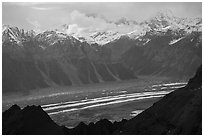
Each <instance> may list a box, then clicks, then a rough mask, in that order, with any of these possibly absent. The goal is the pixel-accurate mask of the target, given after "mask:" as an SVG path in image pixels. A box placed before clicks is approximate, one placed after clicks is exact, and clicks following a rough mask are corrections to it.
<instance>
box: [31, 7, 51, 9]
mask: <svg viewBox="0 0 204 137" xmlns="http://www.w3.org/2000/svg"><path fill="white" fill-rule="evenodd" d="M31 8H32V9H34V10H52V9H54V8H47V7H31Z"/></svg>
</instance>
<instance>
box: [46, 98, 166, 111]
mask: <svg viewBox="0 0 204 137" xmlns="http://www.w3.org/2000/svg"><path fill="white" fill-rule="evenodd" d="M163 96H164V95H153V96H147V97H139V98H132V99H127V100H119V101H113V102H108V103H101V104H94V105H90V106H86V107H83V108H78V109H77V108H74V109H68V110H62V111H57V112H52V113H48V114H49V115H54V114H59V113H65V112H71V111H76V110H83V109H87V108H94V107H99V106H105V105H111V104H117V103H124V102H129V101H135V100H141V99H147V98H153V97H155V98H156V97H163Z"/></svg>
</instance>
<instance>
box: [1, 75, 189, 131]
mask: <svg viewBox="0 0 204 137" xmlns="http://www.w3.org/2000/svg"><path fill="white" fill-rule="evenodd" d="M185 85H186V83H185V82H184V81H178V80H175V79H171V78H166V77H145V76H140V77H138V79H135V80H129V81H118V82H106V83H100V84H89V85H83V86H72V87H55V88H46V89H40V90H33V91H30V92H29V93H27V94H15V95H3V111H4V110H6V109H8V108H9V107H10V106H11V105H13V104H18V105H19V106H21V107H25V106H26V105H41V106H42V108H43V110H44V111H46V112H47V113H48V114H49V115H50V117H51V118H52V119H53V120H54V121H55V122H56V123H57V124H59V125H65V126H67V127H74V126H76V125H77V124H78V123H79V122H81V121H83V122H85V123H89V122H96V121H98V120H100V119H102V118H107V119H109V120H111V121H120V120H121V119H123V118H124V119H130V118H132V117H134V116H136V115H137V114H139V113H141V112H142V111H143V110H145V109H147V108H149V107H150V106H151V105H152V104H153V103H155V102H157V101H158V100H159V99H161V98H162V97H163V96H164V95H166V94H168V93H170V92H172V91H174V90H175V89H177V88H180V87H183V86H185Z"/></svg>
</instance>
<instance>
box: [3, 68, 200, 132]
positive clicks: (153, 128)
mask: <svg viewBox="0 0 204 137" xmlns="http://www.w3.org/2000/svg"><path fill="white" fill-rule="evenodd" d="M2 122H3V123H2V127H3V134H31V135H32V134H77V135H84V134H95V135H96V134H99V135H102V134H135V135H137V134H153V135H157V134H202V67H201V66H200V67H199V69H198V70H197V73H196V75H195V76H194V77H193V78H192V79H190V80H189V82H188V84H187V85H186V86H185V87H184V88H180V89H178V90H175V91H174V92H172V93H170V94H168V95H166V96H165V97H164V98H162V99H161V100H160V101H158V102H157V103H155V104H154V105H153V106H151V107H150V108H148V109H147V110H145V111H144V112H142V113H140V114H139V115H137V116H136V117H134V118H132V119H130V120H122V121H121V122H114V123H111V122H110V121H108V120H106V119H103V120H100V121H98V122H96V123H90V124H88V125H86V124H84V123H83V122H81V123H80V124H79V125H78V126H76V127H75V128H73V129H68V128H66V127H63V126H58V125H57V124H55V123H54V122H53V121H52V120H51V118H50V117H49V116H48V115H47V114H46V112H44V111H43V109H42V108H41V107H40V106H38V107H37V106H28V107H25V108H24V109H22V110H21V109H20V108H19V107H18V106H17V105H13V106H12V107H11V108H9V109H8V110H6V111H5V112H3V115H2Z"/></svg>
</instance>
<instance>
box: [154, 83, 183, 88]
mask: <svg viewBox="0 0 204 137" xmlns="http://www.w3.org/2000/svg"><path fill="white" fill-rule="evenodd" d="M183 84H184V85H186V84H187V83H186V82H183V83H169V84H159V85H152V87H161V86H173V85H183Z"/></svg>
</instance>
